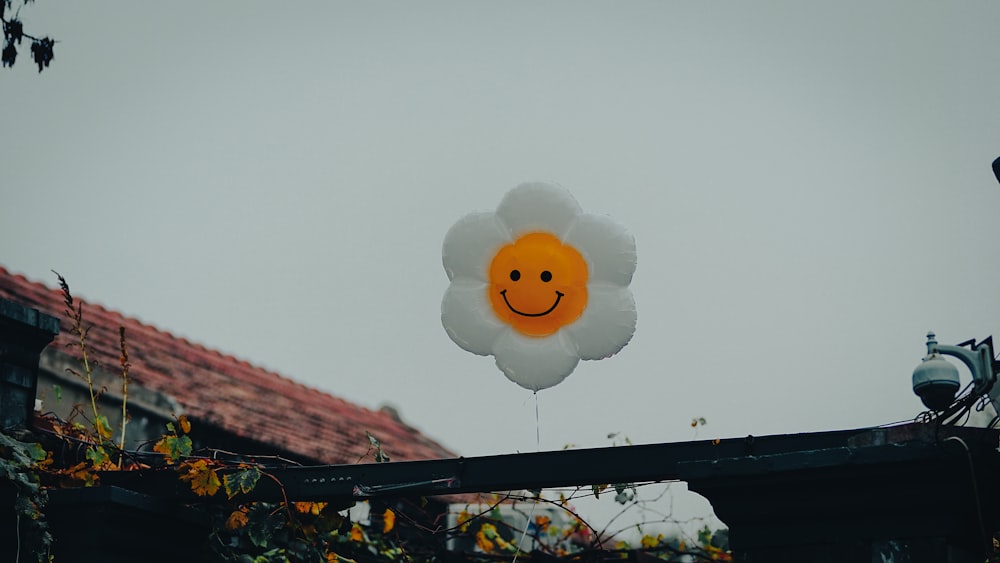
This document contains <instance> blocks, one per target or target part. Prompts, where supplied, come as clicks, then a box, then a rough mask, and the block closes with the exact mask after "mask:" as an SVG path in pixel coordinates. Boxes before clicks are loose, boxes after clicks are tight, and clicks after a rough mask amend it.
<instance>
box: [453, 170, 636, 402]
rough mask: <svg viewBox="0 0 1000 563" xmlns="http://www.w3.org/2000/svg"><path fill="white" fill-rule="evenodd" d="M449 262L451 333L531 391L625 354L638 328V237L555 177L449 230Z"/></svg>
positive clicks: (518, 189)
mask: <svg viewBox="0 0 1000 563" xmlns="http://www.w3.org/2000/svg"><path fill="white" fill-rule="evenodd" d="M443 261H444V268H445V272H447V274H448V279H450V280H451V284H450V285H449V286H448V290H447V291H446V292H445V295H444V299H443V301H442V303H441V322H442V323H443V324H444V328H445V331H447V333H448V336H450V337H451V339H452V340H454V341H455V343H456V344H458V345H459V346H461V347H462V348H463V349H465V350H468V351H469V352H472V353H474V354H479V355H482V356H487V355H492V356H494V357H495V358H496V364H497V367H499V368H500V370H501V371H503V373H504V374H505V375H506V376H507V377H508V378H509V379H510V380H511V381H513V382H514V383H517V384H518V385H520V386H522V387H524V388H526V389H531V390H532V391H538V390H540V389H545V388H547V387H552V386H553V385H556V384H558V383H559V382H561V381H562V380H563V379H565V378H566V377H567V376H568V375H569V374H570V373H572V372H573V369H575V368H576V365H577V363H579V361H580V360H581V359H584V360H598V359H602V358H607V357H609V356H612V355H614V354H616V353H617V352H618V351H619V350H621V349H622V348H623V347H624V346H625V345H626V344H627V343H628V341H629V340H630V339H631V338H632V334H633V333H634V332H635V323H636V310H635V301H634V300H633V299H632V292H631V291H630V290H629V288H628V286H629V284H630V283H631V281H632V274H633V272H634V271H635V240H634V239H633V238H632V236H631V235H630V234H629V233H628V231H626V230H625V228H624V227H622V226H621V225H619V224H618V223H616V222H615V221H613V220H611V219H610V218H608V217H604V216H599V215H591V214H587V213H583V211H582V209H581V208H580V205H579V204H578V203H577V202H576V200H575V199H574V198H573V196H572V195H571V194H570V193H569V192H568V191H566V190H565V189H563V188H561V187H559V186H556V185H554V184H546V183H529V184H521V185H520V186H517V187H516V188H514V189H512V190H511V191H509V192H508V193H507V195H506V196H504V198H503V200H502V201H501V202H500V205H499V207H497V210H496V212H495V213H489V212H488V213H471V214H469V215H466V216H465V217H463V218H462V219H460V220H459V221H458V222H457V223H455V225H454V226H453V227H452V228H451V229H450V230H449V231H448V234H447V235H445V240H444V249H443Z"/></svg>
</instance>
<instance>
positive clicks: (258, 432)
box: [0, 266, 455, 464]
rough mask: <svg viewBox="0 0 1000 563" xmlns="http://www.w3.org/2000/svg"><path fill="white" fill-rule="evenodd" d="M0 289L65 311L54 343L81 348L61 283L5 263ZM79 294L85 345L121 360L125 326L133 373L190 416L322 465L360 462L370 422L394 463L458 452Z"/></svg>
mask: <svg viewBox="0 0 1000 563" xmlns="http://www.w3.org/2000/svg"><path fill="white" fill-rule="evenodd" d="M0 297H3V298H6V299H9V300H11V301H14V302H17V303H20V304H22V305H26V306H28V307H33V308H35V309H38V310H40V311H42V312H44V313H47V314H49V315H52V316H54V317H57V318H59V320H60V324H61V330H62V332H61V334H60V335H59V336H58V337H57V338H56V340H55V341H54V342H53V343H52V344H50V345H49V346H50V347H58V348H59V349H60V350H61V351H65V352H66V353H68V354H69V355H71V356H79V354H80V353H79V350H78V348H76V347H75V346H72V343H73V335H72V333H71V331H72V325H71V324H70V322H69V320H68V319H67V318H66V315H65V313H64V311H65V309H66V307H65V304H64V303H63V296H62V292H61V291H60V290H59V289H57V288H50V287H47V286H45V285H44V284H41V283H36V282H32V281H30V280H28V279H27V278H25V277H24V276H21V275H17V274H13V273H11V272H9V271H7V270H6V269H5V268H3V267H2V266H0ZM74 299H76V301H78V302H81V301H82V302H83V311H84V320H85V322H86V323H87V324H88V325H93V328H92V329H91V332H90V335H89V338H88V343H89V344H90V346H91V348H92V349H93V351H94V354H95V355H96V356H97V357H100V358H114V359H117V358H118V356H119V350H118V342H119V335H118V327H120V326H124V327H125V329H126V334H127V339H128V343H129V360H130V362H131V364H132V367H131V369H130V371H129V375H130V376H131V377H132V381H134V382H135V383H136V384H138V385H142V386H144V387H148V388H150V389H153V390H155V391H158V392H161V393H164V394H166V395H169V396H171V397H173V398H174V399H175V400H176V401H177V402H178V403H179V404H180V405H181V406H182V407H183V408H184V409H185V412H186V414H187V415H188V416H189V417H190V418H192V420H195V421H198V420H201V421H205V422H210V423H212V424H213V425H216V426H218V427H219V428H221V429H223V430H225V431H227V432H229V433H232V434H234V435H236V436H238V437H240V438H244V439H249V440H255V441H257V442H260V443H263V444H269V445H272V446H275V447H277V448H279V449H281V450H284V451H287V452H289V453H293V454H298V455H299V456H302V457H304V458H309V459H312V460H315V461H316V462H318V463H329V464H334V463H356V462H357V461H358V459H359V458H361V457H362V456H363V455H365V453H366V452H367V451H368V440H367V437H366V435H365V431H366V430H367V431H370V432H371V433H372V434H373V435H374V436H376V437H378V438H379V439H380V440H381V441H382V444H383V447H384V449H385V451H386V452H387V453H388V454H390V455H391V456H392V459H393V460H394V461H404V460H417V459H437V458H445V457H455V454H454V453H452V452H450V451H448V450H447V449H446V448H444V447H443V446H441V445H440V444H438V443H436V442H434V441H433V440H431V439H430V438H428V437H426V436H424V435H423V434H421V433H420V432H419V431H417V430H416V429H414V428H412V427H410V426H407V425H406V424H404V423H402V422H400V421H398V420H397V419H396V418H394V417H393V416H391V415H390V414H388V413H386V412H381V411H371V410H368V409H366V408H363V407H360V406H358V405H355V404H352V403H349V402H347V401H345V400H343V399H340V398H338V397H335V396H333V395H330V394H328V393H325V392H322V391H319V390H316V389H313V388H310V387H307V386H305V385H302V384H300V383H297V382H295V381H293V380H291V379H288V378H286V377H283V376H281V375H279V374H277V373H274V372H272V371H268V370H265V369H262V368H259V367H255V366H253V365H251V364H249V363H248V362H246V361H243V360H240V359H237V358H234V357H232V356H228V355H224V354H221V353H219V352H217V351H215V350H210V349H208V348H206V347H204V346H202V345H200V344H197V343H193V342H189V341H188V340H186V339H184V338H179V337H176V336H173V335H171V334H170V333H168V332H165V331H162V330H159V329H157V328H155V327H152V326H150V325H147V324H144V323H142V322H140V321H138V320H136V319H132V318H129V317H126V316H124V315H122V314H120V313H118V312H115V311H111V310H108V309H106V308H104V307H102V306H100V305H96V304H92V303H88V302H86V301H83V300H81V299H79V298H78V297H77V296H76V295H74ZM251 453H252V452H251Z"/></svg>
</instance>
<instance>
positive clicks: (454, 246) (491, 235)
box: [441, 213, 510, 282]
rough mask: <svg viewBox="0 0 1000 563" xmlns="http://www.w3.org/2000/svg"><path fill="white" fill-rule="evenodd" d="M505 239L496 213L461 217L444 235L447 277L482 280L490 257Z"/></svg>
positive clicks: (505, 235)
mask: <svg viewBox="0 0 1000 563" xmlns="http://www.w3.org/2000/svg"><path fill="white" fill-rule="evenodd" d="M508 242H510V233H509V232H508V231H507V230H506V228H505V227H504V226H503V225H502V224H501V223H500V222H499V221H497V216H496V213H470V214H468V215H466V216H465V217H462V218H461V219H459V220H458V222H457V223H455V224H454V225H453V226H452V227H451V229H449V230H448V233H447V234H446V235H445V236H444V245H443V248H442V251H441V258H442V262H443V263H444V271H445V272H446V273H447V274H448V279H450V280H452V279H455V278H456V277H467V278H472V279H477V280H480V281H483V282H485V281H486V272H487V271H488V270H489V266H490V260H492V258H493V255H494V254H496V251H497V249H498V248H500V247H501V246H503V245H505V244H507V243H508Z"/></svg>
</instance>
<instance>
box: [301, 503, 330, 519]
mask: <svg viewBox="0 0 1000 563" xmlns="http://www.w3.org/2000/svg"><path fill="white" fill-rule="evenodd" d="M293 504H294V505H295V510H296V511H297V512H300V513H302V514H312V515H313V516H319V513H320V512H323V509H324V508H326V503H325V502H296V503H293Z"/></svg>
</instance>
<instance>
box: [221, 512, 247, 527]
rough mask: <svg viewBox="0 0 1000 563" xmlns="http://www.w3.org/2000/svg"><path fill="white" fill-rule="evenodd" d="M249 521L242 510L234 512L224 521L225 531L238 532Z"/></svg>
mask: <svg viewBox="0 0 1000 563" xmlns="http://www.w3.org/2000/svg"><path fill="white" fill-rule="evenodd" d="M248 521H249V519H248V518H247V513H246V512H244V511H243V510H235V511H233V513H232V514H230V515H229V518H227V519H226V529H227V530H238V529H240V528H242V527H243V526H246V525H247V522H248Z"/></svg>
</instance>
